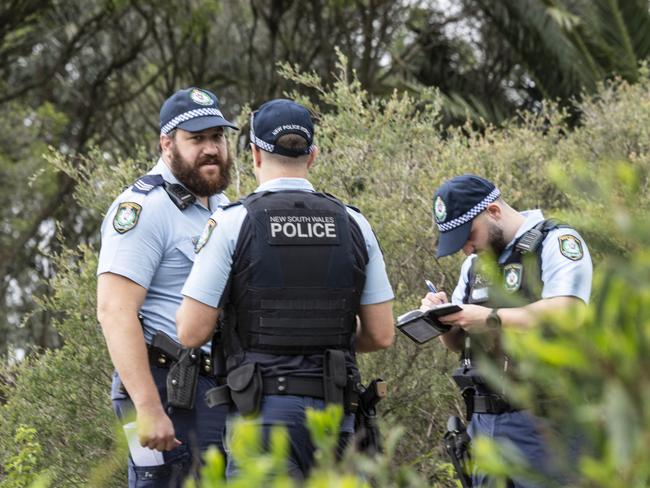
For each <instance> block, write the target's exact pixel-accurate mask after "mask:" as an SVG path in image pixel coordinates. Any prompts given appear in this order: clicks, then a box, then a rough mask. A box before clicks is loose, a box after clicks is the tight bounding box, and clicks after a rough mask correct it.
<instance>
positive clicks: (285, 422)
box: [224, 395, 354, 481]
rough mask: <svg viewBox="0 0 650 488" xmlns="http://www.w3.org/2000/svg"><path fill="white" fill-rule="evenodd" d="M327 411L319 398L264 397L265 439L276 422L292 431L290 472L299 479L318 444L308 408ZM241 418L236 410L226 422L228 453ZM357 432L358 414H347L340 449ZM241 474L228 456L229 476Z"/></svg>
mask: <svg viewBox="0 0 650 488" xmlns="http://www.w3.org/2000/svg"><path fill="white" fill-rule="evenodd" d="M307 408H312V409H314V410H323V409H324V408H325V402H324V401H323V400H322V399H319V398H313V397H307V396H295V395H265V396H264V397H263V398H262V404H261V407H260V409H261V413H260V415H259V417H258V418H257V419H256V422H258V423H259V425H260V426H261V428H262V435H263V439H265V442H266V440H267V439H268V436H269V433H270V431H271V428H272V427H273V426H276V425H282V426H285V427H286V428H287V430H288V434H289V443H290V447H291V451H290V453H289V459H288V460H287V463H288V464H287V468H288V472H289V475H290V476H291V477H292V478H294V479H295V480H298V481H301V480H304V479H305V478H306V477H307V475H308V474H309V471H310V469H311V467H312V465H313V463H314V445H313V444H312V442H311V438H310V437H309V431H308V430H307V427H306V426H305V410H306V409H307ZM237 417H238V414H237V412H236V410H235V411H233V412H232V414H231V415H230V417H229V418H228V422H227V424H226V439H225V441H224V445H225V448H226V452H228V439H230V438H231V436H232V423H233V420H234V419H236V418H237ZM353 434H354V415H346V416H344V417H343V421H342V422H341V427H340V434H339V446H338V447H339V452H342V451H343V450H344V449H345V446H346V445H347V443H348V442H349V440H350V439H351V438H352V435H353ZM236 475H237V466H236V464H235V462H234V460H233V459H232V456H230V455H228V464H227V468H226V477H227V478H228V479H231V478H233V477H235V476H236Z"/></svg>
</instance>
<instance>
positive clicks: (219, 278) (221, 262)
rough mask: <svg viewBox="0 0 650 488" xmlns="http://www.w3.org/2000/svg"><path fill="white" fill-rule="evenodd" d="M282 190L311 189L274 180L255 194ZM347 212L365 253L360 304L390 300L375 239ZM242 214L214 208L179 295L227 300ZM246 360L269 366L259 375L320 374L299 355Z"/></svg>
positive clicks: (217, 302)
mask: <svg viewBox="0 0 650 488" xmlns="http://www.w3.org/2000/svg"><path fill="white" fill-rule="evenodd" d="M282 190H300V191H306V192H313V191H314V187H313V186H312V185H311V183H310V182H309V181H307V180H306V179H303V178H277V179H273V180H270V181H267V182H265V183H263V184H262V185H260V186H259V187H258V188H257V189H256V190H255V192H256V193H258V192H266V191H282ZM347 209H348V210H347V211H348V214H349V215H350V216H351V217H352V218H353V219H354V221H355V222H356V223H357V224H358V225H359V228H360V229H361V232H362V234H363V237H364V240H365V243H366V249H367V250H368V264H367V265H366V270H365V271H366V280H365V285H364V288H363V291H362V294H361V304H362V305H368V304H374V303H382V302H386V301H388V300H392V299H393V297H394V295H393V290H392V288H391V285H390V282H389V281H388V276H387V274H386V266H385V263H384V258H383V256H382V253H381V250H380V248H379V244H378V242H377V238H376V237H375V235H374V233H373V232H372V229H371V227H370V224H369V223H368V221H367V220H366V219H365V218H364V217H363V215H361V214H360V213H359V212H357V211H355V210H353V209H351V208H349V207H347ZM246 215H247V210H246V208H245V207H244V206H243V205H238V206H235V207H230V208H227V209H225V210H224V209H218V210H217V211H216V212H215V213H214V214H213V215H212V219H213V220H214V221H215V222H216V226H215V227H214V230H213V232H212V235H211V237H210V238H209V239H208V241H207V243H206V244H205V246H204V247H203V248H202V249H201V251H200V252H199V253H198V254H197V257H196V259H195V262H194V267H193V268H192V272H191V273H190V276H189V277H188V279H187V282H186V283H185V286H184V287H183V291H182V293H183V295H185V296H188V297H190V298H193V299H195V300H198V301H199V302H201V303H204V304H206V305H209V306H211V307H215V308H219V307H222V306H223V305H224V301H225V299H226V298H227V297H223V296H222V295H223V293H224V290H225V289H226V285H227V283H228V279H229V277H230V271H231V268H232V264H233V254H234V252H235V248H236V246H237V240H238V238H239V232H240V230H241V227H242V224H243V222H244V219H245V217H246ZM321 356H322V355H321ZM247 357H254V358H255V361H256V362H259V363H261V364H266V365H267V366H269V367H268V368H266V369H265V368H264V366H263V369H262V372H263V373H266V374H271V375H275V374H296V372H301V373H304V374H305V375H310V374H318V370H321V371H322V363H321V361H320V359H314V362H313V364H309V363H310V359H305V357H303V356H294V357H286V356H277V357H274V358H273V357H272V356H271V355H268V354H262V353H247ZM312 366H313V367H312Z"/></svg>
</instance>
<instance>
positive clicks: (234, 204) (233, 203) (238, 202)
mask: <svg viewBox="0 0 650 488" xmlns="http://www.w3.org/2000/svg"><path fill="white" fill-rule="evenodd" d="M243 200H244V199H243V198H241V199H239V200H237V201H236V202H228V203H224V204H222V205H219V208H220V209H221V210H228V209H229V208H231V207H236V206H237V205H241V204H242V202H243Z"/></svg>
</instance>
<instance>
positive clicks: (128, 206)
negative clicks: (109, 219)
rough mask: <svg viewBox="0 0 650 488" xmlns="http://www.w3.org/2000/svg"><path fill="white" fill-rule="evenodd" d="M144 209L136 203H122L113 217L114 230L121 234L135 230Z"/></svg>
mask: <svg viewBox="0 0 650 488" xmlns="http://www.w3.org/2000/svg"><path fill="white" fill-rule="evenodd" d="M140 212H142V207H141V206H140V205H138V204H137V203H135V202H122V203H120V205H119V206H118V207H117V211H116V212H115V217H113V228H114V229H115V230H116V231H117V232H119V233H120V234H124V233H125V232H128V231H130V230H131V229H133V228H134V227H135V226H136V224H137V223H138V219H139V218H140Z"/></svg>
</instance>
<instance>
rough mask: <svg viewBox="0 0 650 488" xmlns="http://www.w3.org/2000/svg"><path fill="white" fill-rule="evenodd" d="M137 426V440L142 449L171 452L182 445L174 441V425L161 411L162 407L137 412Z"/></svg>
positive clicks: (176, 440)
mask: <svg viewBox="0 0 650 488" xmlns="http://www.w3.org/2000/svg"><path fill="white" fill-rule="evenodd" d="M137 425H138V438H139V440H140V444H141V445H142V446H144V447H148V448H150V449H156V450H157V451H171V450H172V449H174V448H175V447H177V446H179V445H181V444H182V442H181V441H179V440H178V439H176V437H175V435H176V433H175V432H174V425H173V424H172V421H171V419H170V418H169V417H168V416H167V414H166V413H165V411H164V410H163V409H162V405H161V406H159V407H158V408H156V409H154V410H153V411H139V412H138V418H137Z"/></svg>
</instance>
